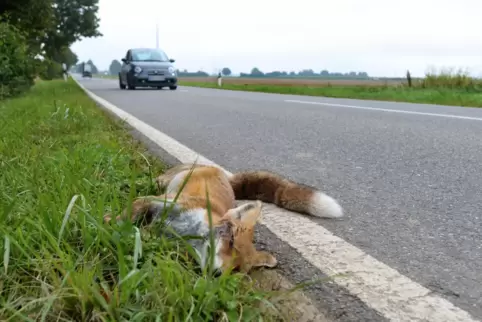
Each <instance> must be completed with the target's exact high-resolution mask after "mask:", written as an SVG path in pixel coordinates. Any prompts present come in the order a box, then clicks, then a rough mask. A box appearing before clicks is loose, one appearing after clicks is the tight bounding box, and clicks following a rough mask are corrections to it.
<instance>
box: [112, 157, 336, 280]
mask: <svg viewBox="0 0 482 322" xmlns="http://www.w3.org/2000/svg"><path fill="white" fill-rule="evenodd" d="M187 176H189V178H186V177H187ZM186 179H187V181H186ZM156 181H157V184H158V186H159V188H160V189H162V190H165V193H164V194H163V195H161V196H155V197H154V196H148V197H142V198H138V199H137V200H135V201H134V202H133V205H132V216H131V220H132V221H133V222H138V221H139V220H141V221H143V222H144V223H146V224H149V223H151V222H152V221H153V220H155V219H157V218H159V217H160V216H162V215H163V214H164V212H165V211H166V208H167V209H170V210H169V213H168V214H164V216H166V217H165V218H166V221H165V222H166V223H168V225H169V226H170V227H171V228H172V229H173V230H174V231H175V232H176V233H177V234H179V235H181V236H187V235H196V236H201V237H204V239H194V240H190V241H189V242H190V243H191V245H192V246H193V248H194V249H195V250H196V253H197V254H198V258H197V260H198V262H199V264H200V265H201V267H204V266H205V265H206V264H207V263H208V258H209V255H208V254H209V252H208V248H209V247H210V241H209V237H208V236H209V232H210V229H209V227H210V226H209V217H208V211H207V208H208V207H207V201H208V200H207V196H209V204H210V211H211V218H212V227H213V233H214V234H213V235H214V240H215V253H214V256H215V257H214V267H213V269H214V270H216V271H217V272H219V273H221V272H223V271H225V270H226V269H228V268H232V269H234V270H239V271H241V272H244V273H247V272H249V271H250V270H251V269H252V268H255V267H262V266H264V267H274V266H276V264H277V261H276V258H275V257H274V256H273V255H272V254H270V253H268V252H265V251H257V250H256V248H255V247H254V244H253V234H254V227H255V224H256V222H257V221H258V219H259V218H260V215H261V207H262V202H261V201H264V202H269V203H273V204H275V205H277V206H279V207H281V208H284V209H287V210H291V211H295V212H298V213H303V214H308V215H311V216H315V217H320V218H338V217H342V216H343V210H342V208H341V206H340V205H339V204H338V203H337V202H336V200H334V199H333V198H331V197H329V196H327V195H326V194H324V193H323V192H321V191H318V190H316V189H314V188H311V187H308V186H304V185H301V184H298V183H295V182H292V181H290V180H288V179H286V178H283V177H281V176H279V175H276V174H274V173H271V172H266V171H248V172H240V173H235V174H233V175H228V174H227V173H225V172H224V171H223V170H222V169H220V168H218V167H215V166H210V165H194V164H181V165H178V166H174V167H172V168H171V169H169V170H168V171H166V172H165V173H164V174H162V175H160V176H159V177H157V178H156ZM183 184H185V185H184V187H183ZM181 188H182V189H181ZM179 189H181V192H180V194H179V196H178V199H177V200H176V201H175V202H174V199H175V196H176V195H177V193H178V191H179ZM236 199H237V200H255V201H254V202H248V203H246V204H243V205H241V206H238V207H236V203H235V200H236ZM126 215H127V209H126V210H124V212H123V215H121V216H119V217H118V219H121V218H125V217H124V216H126ZM110 219H111V218H110V216H106V217H105V221H110Z"/></svg>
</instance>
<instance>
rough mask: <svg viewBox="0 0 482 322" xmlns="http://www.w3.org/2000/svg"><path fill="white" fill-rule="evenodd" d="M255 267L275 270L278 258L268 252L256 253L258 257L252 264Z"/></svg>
mask: <svg viewBox="0 0 482 322" xmlns="http://www.w3.org/2000/svg"><path fill="white" fill-rule="evenodd" d="M251 264H252V265H253V267H269V268H273V267H275V266H276V265H277V264H278V261H277V260H276V258H275V257H274V256H273V255H271V254H270V253H268V252H265V251H260V252H256V256H255V257H254V259H253V262H252V263H251Z"/></svg>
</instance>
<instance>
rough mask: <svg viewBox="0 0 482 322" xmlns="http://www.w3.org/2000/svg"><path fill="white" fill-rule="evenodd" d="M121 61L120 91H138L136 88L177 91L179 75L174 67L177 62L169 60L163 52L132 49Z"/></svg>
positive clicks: (148, 49) (150, 49) (151, 49)
mask: <svg viewBox="0 0 482 322" xmlns="http://www.w3.org/2000/svg"><path fill="white" fill-rule="evenodd" d="M121 60H122V68H121V71H120V73H119V87H120V89H125V88H128V89H136V87H157V88H158V89H162V88H163V87H169V89H170V90H176V89H177V74H176V70H175V69H174V66H173V65H172V63H174V62H175V60H174V59H169V58H168V57H167V55H166V54H165V53H164V52H163V51H162V50H160V49H153V48H131V49H129V50H128V51H127V53H126V56H125V57H124V58H122V59H121Z"/></svg>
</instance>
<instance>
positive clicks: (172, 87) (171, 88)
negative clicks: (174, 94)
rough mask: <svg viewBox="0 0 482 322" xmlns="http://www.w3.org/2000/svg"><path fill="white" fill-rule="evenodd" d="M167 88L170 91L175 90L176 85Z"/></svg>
mask: <svg viewBox="0 0 482 322" xmlns="http://www.w3.org/2000/svg"><path fill="white" fill-rule="evenodd" d="M169 89H170V90H171V91H175V90H176V89H177V86H169Z"/></svg>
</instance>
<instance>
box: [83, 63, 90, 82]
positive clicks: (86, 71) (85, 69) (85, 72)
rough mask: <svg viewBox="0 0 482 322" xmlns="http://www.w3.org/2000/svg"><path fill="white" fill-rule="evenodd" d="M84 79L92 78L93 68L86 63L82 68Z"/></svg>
mask: <svg viewBox="0 0 482 322" xmlns="http://www.w3.org/2000/svg"><path fill="white" fill-rule="evenodd" d="M82 77H90V78H92V66H91V65H90V64H89V63H84V66H83V68H82Z"/></svg>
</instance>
